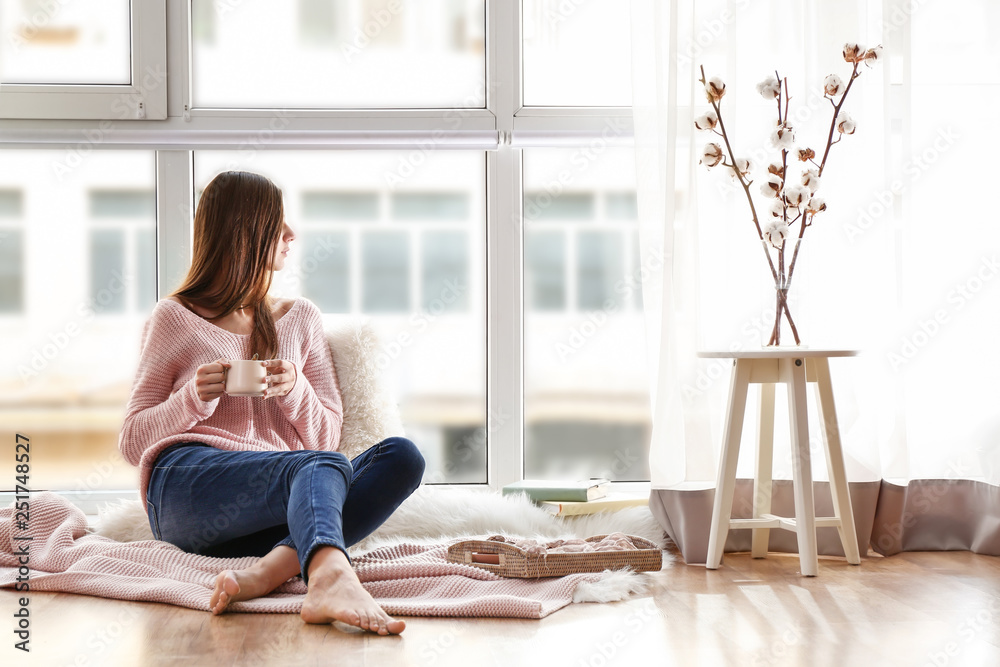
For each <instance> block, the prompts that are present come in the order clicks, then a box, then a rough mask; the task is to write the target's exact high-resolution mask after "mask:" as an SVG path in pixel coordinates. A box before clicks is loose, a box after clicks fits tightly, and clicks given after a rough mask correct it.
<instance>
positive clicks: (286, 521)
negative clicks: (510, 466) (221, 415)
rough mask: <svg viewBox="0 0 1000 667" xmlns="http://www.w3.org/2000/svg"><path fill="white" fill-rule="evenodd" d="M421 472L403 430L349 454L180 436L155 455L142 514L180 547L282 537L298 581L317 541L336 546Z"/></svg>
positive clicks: (353, 536) (370, 522)
mask: <svg viewBox="0 0 1000 667" xmlns="http://www.w3.org/2000/svg"><path fill="white" fill-rule="evenodd" d="M423 473H424V459H423V456H421V454H420V452H419V451H418V450H417V447H416V445H414V444H413V442H411V441H410V440H408V439H406V438H403V437H391V438H386V439H385V440H383V441H382V442H380V443H378V444H376V445H375V446H373V447H371V448H370V449H368V450H367V451H365V452H364V453H362V454H360V455H358V456H357V457H355V458H354V459H353V460H351V461H348V460H347V457H346V456H344V455H343V454H341V453H340V452H322V451H313V450H296V451H286V452H231V451H226V450H223V449H216V448H214V447H210V446H209V445H206V444H204V443H200V442H182V443H177V444H175V445H171V446H170V447H168V448H166V449H165V450H163V451H162V452H161V453H160V454H159V456H157V458H156V461H155V463H154V465H153V472H152V475H151V477H150V480H149V487H148V489H147V490H146V504H147V515H148V516H149V526H150V528H152V530H153V536H154V537H155V538H156V539H158V540H164V541H166V542H170V543H171V544H174V545H176V546H178V547H180V548H181V549H183V550H184V551H187V552H190V553H197V554H204V555H207V556H215V557H217V558H235V557H240V556H263V555H265V554H267V553H268V552H270V551H271V550H272V549H274V548H275V547H278V546H281V545H287V546H289V547H292V548H293V549H295V550H296V552H297V555H298V559H299V565H300V566H301V568H302V578H303V579H304V580H306V581H307V582H308V576H307V573H308V569H307V568H308V564H309V558H310V557H311V556H312V555H313V553H314V552H315V550H316V548H317V547H320V546H324V545H326V546H332V547H336V548H338V549H340V550H341V551H343V552H344V555H345V556H346V555H347V547H349V546H351V545H352V544H355V543H356V542H358V541H360V540H361V539H363V538H364V537H366V536H368V535H369V534H371V533H372V532H373V531H374V530H375V529H376V528H378V527H379V526H380V525H382V523H383V522H384V521H385V520H386V519H388V518H389V515H391V514H392V513H393V512H394V511H395V510H396V508H397V507H399V505H400V504H401V503H402V502H403V501H404V500H406V498H407V497H409V495H410V494H411V493H413V491H414V490H416V488H417V487H418V486H420V480H421V477H422V476H423ZM348 560H350V557H348Z"/></svg>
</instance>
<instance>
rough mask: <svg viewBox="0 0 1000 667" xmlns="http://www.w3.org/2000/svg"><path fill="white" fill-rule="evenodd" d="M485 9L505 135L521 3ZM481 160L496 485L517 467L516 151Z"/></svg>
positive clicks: (491, 463)
mask: <svg viewBox="0 0 1000 667" xmlns="http://www.w3.org/2000/svg"><path fill="white" fill-rule="evenodd" d="M487 12H488V17H487V23H488V25H489V26H490V29H489V30H488V31H487V35H488V37H487V39H488V44H487V82H488V86H487V89H488V92H487V105H488V107H489V110H490V111H492V112H493V114H494V115H495V116H496V123H497V127H496V129H497V131H498V132H499V133H500V136H501V137H504V138H508V139H509V137H510V135H511V130H512V128H513V121H514V114H515V113H516V112H517V110H518V109H519V108H520V106H521V83H520V67H521V57H520V44H521V38H520V26H521V20H520V12H521V3H520V2H496V1H493V2H489V3H488V7H487ZM486 160H487V168H486V174H487V186H486V196H487V207H488V208H487V230H488V238H487V253H488V260H487V290H488V291H487V313H488V316H487V321H488V323H489V324H488V326H489V329H488V334H487V336H488V341H489V345H488V355H489V361H488V369H489V370H488V373H487V377H488V380H487V382H488V391H487V396H488V399H487V400H488V406H487V419H486V428H487V442H488V443H489V444H488V458H489V460H488V474H487V475H488V476H487V479H488V481H489V484H490V486H491V487H492V488H494V489H497V488H499V487H502V486H503V485H505V484H508V483H510V482H513V481H515V480H519V479H521V478H522V477H523V474H524V418H523V405H524V401H523V388H522V384H523V383H522V377H523V362H522V359H523V353H522V337H521V329H522V327H521V322H522V314H523V311H522V303H521V301H522V300H521V280H522V272H521V231H522V230H521V152H520V151H519V150H515V149H513V148H512V147H511V146H510V145H509V142H508V141H503V140H502V141H501V145H500V147H499V149H498V150H496V151H490V152H488V153H487V154H486Z"/></svg>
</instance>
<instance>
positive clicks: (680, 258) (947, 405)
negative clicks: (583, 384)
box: [632, 0, 1000, 562]
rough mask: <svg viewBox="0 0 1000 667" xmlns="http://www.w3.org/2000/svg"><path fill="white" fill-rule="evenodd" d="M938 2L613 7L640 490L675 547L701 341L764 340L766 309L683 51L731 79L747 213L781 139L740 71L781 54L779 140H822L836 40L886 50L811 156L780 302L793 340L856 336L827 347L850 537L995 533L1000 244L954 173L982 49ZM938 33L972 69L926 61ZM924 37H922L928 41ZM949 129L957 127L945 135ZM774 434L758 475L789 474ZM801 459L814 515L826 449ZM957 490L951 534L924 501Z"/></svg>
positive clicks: (698, 391)
mask: <svg viewBox="0 0 1000 667" xmlns="http://www.w3.org/2000/svg"><path fill="white" fill-rule="evenodd" d="M960 4H963V5H965V7H964V9H966V10H968V13H966V14H963V16H964V17H967V18H966V19H965V20H968V21H969V23H970V24H971V23H976V25H977V26H985V25H997V23H996V20H995V19H996V18H997V16H996V14H997V10H996V9H994V8H993V7H992V6H991V5H990V4H989V3H987V2H985V1H977V0H963V2H962V3H960ZM953 5H954V3H946V2H945V1H944V0H938V1H937V2H935V1H934V0H926V1H925V2H923V3H911V2H906V1H902V0H901V1H900V2H899V3H898V5H897V4H894V3H893V2H888V3H883V2H882V1H881V0H880V1H878V2H875V1H865V0H853V1H846V2H845V1H843V0H805V1H803V2H795V3H792V2H782V1H780V0H772V1H755V2H749V1H747V0H731V1H729V2H726V1H724V0H715V1H708V2H706V1H704V0H703V1H700V2H697V3H696V2H694V1H693V0H672V1H670V2H667V1H661V0H633V2H632V21H633V35H632V37H633V43H632V49H633V98H634V99H633V104H634V113H635V128H636V129H635V132H636V164H637V178H638V181H639V183H638V187H639V214H640V225H641V228H640V242H641V253H642V257H643V265H644V268H645V269H646V271H645V273H644V275H645V276H646V280H645V282H644V284H643V295H644V308H645V311H646V333H647V341H648V346H649V349H648V358H649V360H650V369H651V372H650V381H651V390H652V396H653V398H652V401H653V410H654V419H653V433H652V445H651V455H650V469H651V473H652V483H653V494H652V497H651V507H652V508H653V510H654V513H656V514H657V516H658V518H659V519H660V520H661V522H662V523H663V525H664V527H665V528H666V529H667V531H668V532H669V533H670V534H671V536H672V537H673V538H674V539H675V541H677V543H678V546H679V547H680V548H681V551H682V553H683V555H684V557H685V559H686V560H688V562H703V560H704V556H705V549H706V547H707V541H708V524H709V521H710V512H711V504H712V498H713V493H714V491H713V487H714V479H715V474H716V464H717V461H718V452H719V450H720V446H721V437H722V436H721V427H722V419H723V410H724V408H725V399H726V393H727V391H726V390H727V388H728V383H729V375H730V369H731V365H730V364H731V362H726V361H723V360H704V359H700V358H699V357H698V356H697V353H698V352H699V351H700V350H726V349H751V348H754V347H757V348H759V347H760V346H761V345H762V343H763V342H764V341H763V340H762V334H761V331H762V330H764V329H766V330H768V331H769V330H770V324H771V322H769V321H768V315H767V311H768V309H769V308H770V301H769V300H768V297H767V289H768V280H767V265H766V261H765V258H764V257H763V251H762V250H761V246H760V242H759V241H758V240H757V232H756V230H755V228H754V226H753V223H752V219H751V216H750V213H749V208H748V206H747V202H746V197H745V195H744V193H743V190H742V188H741V187H740V186H739V184H738V183H737V182H736V181H734V180H733V179H732V178H731V177H730V176H729V175H728V174H727V173H726V172H725V170H724V169H723V168H721V167H717V168H715V169H711V170H710V169H707V168H706V167H704V166H702V165H699V164H698V160H699V158H700V157H701V151H702V148H703V146H704V145H705V144H706V143H707V142H709V141H717V142H719V143H722V139H721V137H719V136H717V135H714V134H711V133H706V132H700V131H697V130H696V129H695V127H694V118H695V117H697V116H699V115H701V114H702V113H705V112H706V111H708V110H709V109H710V107H709V105H708V103H707V100H706V99H705V94H704V92H703V86H702V84H701V83H700V82H699V79H700V77H701V67H702V66H703V67H704V70H705V74H706V75H707V76H708V77H713V76H717V77H719V78H721V79H722V80H723V81H724V82H725V83H726V95H725V97H724V98H723V100H722V106H721V110H722V115H723V119H724V121H725V123H726V128H727V131H728V134H729V136H730V139H731V141H732V144H733V149H734V151H735V153H736V156H737V157H748V158H749V159H750V160H751V162H753V163H754V164H755V169H754V170H753V172H752V174H751V177H752V178H753V179H754V181H755V182H754V184H753V185H751V193H752V195H753V196H754V198H755V205H756V207H757V210H758V211H760V212H763V211H766V210H767V201H766V200H764V199H763V198H762V197H761V195H760V190H759V187H760V183H762V182H763V180H764V178H766V166H767V164H768V163H769V162H771V161H773V160H774V159H779V160H780V153H779V152H778V151H777V150H776V149H775V148H773V147H772V146H771V145H770V143H769V140H768V137H769V134H770V132H771V130H772V129H773V126H774V123H775V119H776V111H775V105H774V103H773V102H767V101H765V100H764V99H763V98H762V97H761V96H760V95H758V94H757V92H756V91H755V85H756V84H757V83H758V82H760V81H762V80H763V79H765V78H766V77H768V76H773V75H774V74H775V72H776V70H777V74H778V75H779V76H780V77H782V78H783V79H787V84H788V89H789V91H790V94H791V103H790V108H789V116H788V117H789V118H791V119H792V121H793V124H794V125H795V128H796V136H797V141H796V144H797V146H798V147H809V148H812V149H813V150H815V152H816V153H817V154H818V155H822V154H823V152H824V150H825V148H826V143H827V133H828V131H829V127H830V122H831V118H832V112H833V107H832V104H831V103H830V101H829V100H828V99H826V98H824V96H823V80H824V78H825V77H826V76H827V75H828V74H837V75H839V76H840V77H841V78H842V79H843V80H844V81H847V80H848V79H849V77H850V73H851V65H850V64H849V63H847V62H845V60H844V58H843V56H842V47H843V45H844V43H845V42H848V41H853V42H860V43H862V44H864V45H869V46H874V45H876V44H882V45H884V47H885V51H884V58H883V61H882V62H881V63H879V64H876V65H875V66H874V67H872V68H869V67H867V66H862V68H861V71H862V75H861V76H860V77H859V78H858V79H856V80H855V82H854V84H853V86H852V88H851V91H850V93H849V96H848V99H847V101H846V102H845V104H844V107H843V109H844V110H845V111H847V112H848V113H849V114H850V115H851V116H852V117H853V118H854V120H855V121H856V123H857V131H856V132H855V133H854V134H853V135H845V136H844V137H843V140H842V141H840V142H839V143H836V144H835V145H834V146H833V147H832V149H831V150H830V156H829V160H828V163H827V167H826V170H825V171H824V176H823V179H822V181H823V182H822V184H821V187H820V192H819V193H818V194H819V195H821V196H823V198H824V199H825V200H826V202H827V204H828V210H827V211H826V212H824V213H822V214H819V215H817V216H816V219H815V223H814V225H813V226H812V227H810V228H809V229H808V230H807V233H806V234H805V237H804V248H803V250H802V256H801V257H800V264H799V267H800V269H797V275H796V282H795V283H794V284H795V285H796V286H797V287H798V288H800V289H801V290H802V295H803V298H804V301H805V302H804V304H803V309H802V311H801V312H799V314H798V316H797V317H798V324H799V328H800V330H801V332H802V338H803V342H804V343H805V344H807V345H808V346H810V347H837V348H852V349H858V350H860V351H861V353H862V355H861V356H860V357H856V358H852V359H842V360H837V359H834V360H831V370H832V373H833V376H834V378H833V380H834V390H835V397H836V401H837V409H838V416H839V422H840V428H841V435H842V438H843V442H844V447H845V457H846V464H847V471H848V478H849V481H850V482H851V495H852V500H853V503H854V509H855V515H856V520H857V525H858V539H859V542H860V543H861V547H862V553H864V552H865V551H866V547H867V545H868V543H869V542H870V543H871V546H872V547H873V548H875V549H876V550H879V551H881V552H883V553H892V552H895V551H898V550H899V549H907V548H973V549H976V550H982V551H986V552H997V551H1000V537H998V535H997V534H996V528H995V527H994V526H995V525H996V522H995V521H993V522H992V525H991V522H990V521H989V519H988V517H989V516H994V517H995V516H996V515H997V514H998V513H1000V511H998V505H997V502H996V501H997V500H998V499H1000V495H998V494H997V485H998V484H1000V465H998V463H1000V449H998V446H997V440H998V436H1000V420H998V419H997V418H996V417H995V415H996V414H997V409H996V406H997V405H1000V401H998V400H997V399H998V398H1000V389H998V387H997V385H996V384H995V383H994V382H993V381H992V377H996V376H997V375H998V373H997V370H998V365H1000V361H998V360H1000V347H998V345H997V344H996V343H995V342H993V341H991V340H990V339H991V338H994V339H995V332H996V331H997V326H996V325H997V324H998V319H1000V316H998V311H1000V309H998V308H997V307H996V304H997V303H998V296H1000V288H998V289H997V292H996V294H994V295H992V296H990V295H989V290H991V289H993V284H992V283H990V280H991V278H992V277H993V274H991V273H990V272H991V271H993V268H992V267H993V266H994V265H993V264H992V262H993V254H992V250H991V249H994V248H1000V225H996V224H995V223H994V222H992V221H993V220H995V217H996V216H995V213H990V214H986V209H984V207H982V206H981V205H977V204H976V202H977V201H979V202H981V201H982V200H976V199H975V198H974V197H971V196H965V197H963V196H961V195H959V194H957V193H960V192H967V193H970V194H971V192H972V191H975V190H977V189H979V190H981V191H988V189H989V185H988V183H987V182H986V181H985V178H981V177H979V176H977V175H976V174H975V173H974V172H973V173H970V171H969V170H967V169H964V168H963V167H965V166H966V165H972V164H975V162H976V157H975V155H976V154H975V153H973V152H972V151H976V150H982V151H983V152H982V155H990V154H992V151H990V150H989V148H986V147H984V146H983V142H993V143H996V142H997V140H996V139H994V138H992V137H990V138H983V137H982V134H983V133H982V132H974V127H973V122H971V121H966V120H965V119H963V118H960V117H958V116H956V115H955V114H954V111H953V109H954V108H955V105H956V104H959V103H960V102H959V101H960V100H963V99H978V100H981V101H982V103H983V105H984V108H995V107H992V105H991V104H990V103H991V102H992V101H994V100H993V98H994V97H996V95H997V92H998V87H997V85H996V83H997V79H998V74H997V72H1000V67H997V65H998V64H1000V63H998V62H997V58H996V53H997V49H996V47H995V46H993V43H991V42H990V41H989V38H988V37H987V36H986V35H985V34H984V35H982V37H981V39H980V40H979V41H978V42H977V46H975V47H971V48H970V47H968V46H966V45H965V44H964V43H961V42H960V39H961V34H962V33H958V32H956V34H954V35H952V34H950V33H949V32H948V31H947V30H942V29H941V27H940V26H941V25H942V24H943V25H948V21H947V16H946V15H945V16H943V15H941V12H943V11H945V9H946V7H951V9H949V10H948V11H954V7H953ZM991 20H992V21H993V22H992V23H991ZM936 26H937V27H936ZM981 30H983V28H980V27H976V28H974V29H973V31H972V34H973V35H977V34H978V32H977V31H981ZM966 34H967V33H966ZM956 48H960V49H961V50H962V53H963V54H967V55H968V59H966V60H965V63H964V64H968V60H969V59H975V61H976V62H975V65H974V66H973V67H972V68H971V69H972V70H973V71H974V72H975V73H976V74H975V75H971V74H970V73H969V72H967V71H963V72H962V75H961V76H960V77H958V78H959V81H955V76H954V73H953V72H952V69H953V68H949V67H948V66H946V62H948V61H947V60H946V59H945V58H943V57H942V55H941V54H945V53H952V52H954V51H952V49H956ZM933 53H936V54H939V55H938V56H937V57H933V56H931V55H928V54H933ZM911 54H914V55H913V56H912V57H911ZM956 83H958V84H960V85H961V87H960V88H959V89H957V90H956V89H955V84H956ZM949 113H950V114H951V115H948V114H949ZM962 123H965V124H966V127H964V128H962V129H961V130H960V131H959V130H957V129H955V128H957V126H958V125H960V124H962ZM835 136H836V133H835ZM932 160H933V162H931V161H932ZM925 163H928V164H925ZM794 164H795V166H794V167H792V166H791V165H790V167H789V169H790V170H792V171H793V173H796V174H797V173H798V172H799V171H801V170H802V169H803V167H804V166H806V165H805V164H804V163H801V162H798V161H795V163H794ZM949 164H950V167H949V166H948V165H949ZM970 186H971V189H970ZM763 215H765V216H766V215H767V214H766V213H763ZM800 270H801V273H800V272H799V271H800ZM995 283H997V284H1000V280H997V281H995ZM973 288H975V291H973ZM771 298H772V299H773V297H771ZM770 317H771V318H772V319H773V315H771V316H770ZM987 332H992V335H990V334H988V333H987ZM765 338H766V336H765ZM778 399H779V400H778V405H779V413H778V414H777V415H776V421H775V423H776V424H778V425H784V424H787V419H786V418H784V415H782V414H781V405H782V400H781V399H782V396H781V394H780V388H779V395H778ZM810 401H812V396H811V395H810ZM749 404H750V405H751V406H752V405H753V404H754V401H753V399H752V395H751V401H750V402H749ZM810 410H811V411H813V410H814V405H812V404H811V405H810ZM752 413H753V410H752V408H751V409H750V410H748V414H747V419H746V421H745V426H744V443H745V444H744V448H743V455H742V456H741V457H740V465H739V468H738V477H740V478H741V482H740V485H739V487H738V489H737V499H736V502H735V504H734V515H743V516H746V515H747V512H748V511H749V498H750V494H751V491H752V489H751V485H750V482H749V478H750V477H751V476H752V465H753V447H752V444H753V441H754V429H755V420H754V418H753V414H752ZM812 418H813V421H812V424H814V425H815V424H817V421H816V420H815V415H813V417H812ZM786 429H787V427H786ZM810 435H811V439H812V440H813V443H814V447H815V448H816V450H817V454H818V453H819V447H821V441H820V439H819V434H818V430H817V429H816V428H815V427H813V428H812V429H811V433H810ZM787 442H788V439H787V432H784V433H782V432H780V431H779V432H778V433H776V442H775V458H776V460H775V479H776V480H788V479H790V476H791V461H790V447H789V446H788V444H787ZM813 461H814V468H815V469H814V478H815V479H816V480H817V485H816V495H817V507H818V511H822V509H823V506H824V505H826V504H828V502H829V490H828V489H827V488H826V484H825V480H826V471H825V465H824V464H823V463H824V458H823V456H822V455H819V456H814V457H813ZM775 496H776V497H775V505H776V506H775V509H776V511H778V512H779V513H787V514H791V513H792V512H791V499H790V484H789V483H787V482H786V483H782V482H780V481H779V482H777V483H776V489H775ZM963 504H964V505H965V506H972V507H974V508H975V510H974V514H975V515H976V516H974V517H973V518H972V520H971V521H968V522H966V524H965V526H964V527H963V528H961V529H960V530H959V532H961V533H962V535H960V536H958V537H955V536H952V535H945V534H943V533H942V530H941V524H942V522H941V520H940V519H941V518H946V519H948V521H945V522H944V523H945V524H949V523H951V524H952V525H954V522H953V518H954V517H953V515H954V514H955V513H956V512H958V511H959V510H958V508H959V507H961V506H963ZM744 533H745V534H744ZM819 541H820V550H821V553H833V554H835V553H840V547H839V544H838V543H837V539H836V534H835V531H833V530H827V529H821V530H820V532H819ZM748 546H749V531H735V532H733V533H731V535H730V540H729V542H728V543H727V549H742V548H748ZM771 548H772V549H788V550H794V549H795V540H794V536H793V535H792V534H791V533H784V532H783V531H779V532H778V533H777V534H775V533H772V540H771Z"/></svg>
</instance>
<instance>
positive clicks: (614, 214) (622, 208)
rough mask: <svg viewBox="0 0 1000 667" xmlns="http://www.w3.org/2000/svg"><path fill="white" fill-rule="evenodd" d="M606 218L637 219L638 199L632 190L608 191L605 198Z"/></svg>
mask: <svg viewBox="0 0 1000 667" xmlns="http://www.w3.org/2000/svg"><path fill="white" fill-rule="evenodd" d="M605 201H606V202H607V207H608V218H610V219H612V220H638V219H639V201H638V200H637V199H636V196H635V193H634V192H609V193H608V196H607V198H606V200H605Z"/></svg>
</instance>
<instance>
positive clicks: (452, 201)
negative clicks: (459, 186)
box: [392, 192, 469, 220]
mask: <svg viewBox="0 0 1000 667" xmlns="http://www.w3.org/2000/svg"><path fill="white" fill-rule="evenodd" d="M392 217H394V218H398V219H400V220H418V219H425V220H427V219H430V220H465V219H467V218H468V217H469V197H468V195H465V194H462V193H451V192H447V193H433V194H422V193H410V192H405V193H404V192H401V193H397V194H395V195H394V196H393V198H392Z"/></svg>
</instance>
